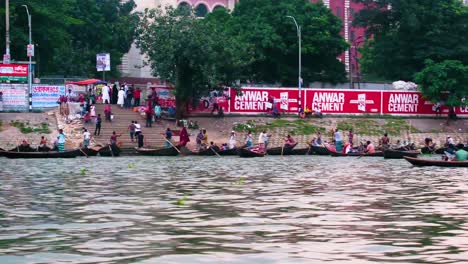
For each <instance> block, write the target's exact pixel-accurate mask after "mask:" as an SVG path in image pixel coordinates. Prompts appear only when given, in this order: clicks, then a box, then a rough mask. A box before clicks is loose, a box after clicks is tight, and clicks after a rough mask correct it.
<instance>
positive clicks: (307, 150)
mask: <svg viewBox="0 0 468 264" xmlns="http://www.w3.org/2000/svg"><path fill="white" fill-rule="evenodd" d="M310 152H311V148H310V147H309V148H300V149H296V148H295V149H293V150H291V155H309V154H310Z"/></svg>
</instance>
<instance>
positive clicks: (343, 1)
mask: <svg viewBox="0 0 468 264" xmlns="http://www.w3.org/2000/svg"><path fill="white" fill-rule="evenodd" d="M238 1H239V0H135V2H136V4H137V11H142V10H144V9H145V8H156V7H158V6H174V7H181V6H184V5H185V6H190V7H191V8H193V9H194V10H195V14H196V15H197V16H199V17H204V16H206V14H208V13H209V12H212V11H213V10H215V9H216V8H222V7H223V8H227V9H230V10H232V9H234V6H235V4H236V3H237V2H238ZM319 1H322V2H323V3H324V5H325V6H327V7H328V8H330V9H331V11H332V12H333V14H335V15H336V16H338V17H339V18H341V20H342V21H343V29H342V31H341V34H342V36H343V37H344V38H345V39H346V41H347V42H349V43H350V48H349V49H348V50H347V51H346V52H345V53H343V54H342V55H340V56H339V57H338V58H339V60H340V61H342V62H343V63H344V65H345V68H346V71H347V72H348V73H349V76H352V77H353V79H359V78H360V68H359V57H360V54H359V52H358V50H357V47H359V46H361V45H362V44H363V42H364V40H365V31H364V29H363V28H355V27H353V26H352V22H353V19H354V15H355V14H356V13H358V12H359V11H360V10H362V9H363V7H364V6H363V5H362V4H360V3H355V2H354V1H352V0H311V2H319ZM144 59H145V58H144V56H143V55H141V54H140V52H139V50H138V49H137V48H136V47H135V46H132V49H131V50H130V52H129V53H128V54H126V55H125V56H124V58H123V62H122V67H121V71H122V74H123V75H124V76H129V77H140V78H149V77H151V70H150V68H149V67H148V66H143V65H144V63H143V61H144Z"/></svg>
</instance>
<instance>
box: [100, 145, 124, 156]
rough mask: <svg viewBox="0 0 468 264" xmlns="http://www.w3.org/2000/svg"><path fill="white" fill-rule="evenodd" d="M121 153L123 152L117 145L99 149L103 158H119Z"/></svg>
mask: <svg viewBox="0 0 468 264" xmlns="http://www.w3.org/2000/svg"><path fill="white" fill-rule="evenodd" d="M120 152H121V150H120V148H119V147H118V146H117V145H106V146H104V147H102V148H101V149H99V155H100V156H102V157H118V156H119V155H120Z"/></svg>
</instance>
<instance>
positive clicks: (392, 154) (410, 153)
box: [383, 149, 421, 159]
mask: <svg viewBox="0 0 468 264" xmlns="http://www.w3.org/2000/svg"><path fill="white" fill-rule="evenodd" d="M419 154H421V152H420V151H419V150H394V149H386V150H384V153H383V156H384V158H385V159H402V158H403V157H412V158H416V157H417V156H418V155H419Z"/></svg>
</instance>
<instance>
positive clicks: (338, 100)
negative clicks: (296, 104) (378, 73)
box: [304, 89, 381, 114]
mask: <svg viewBox="0 0 468 264" xmlns="http://www.w3.org/2000/svg"><path fill="white" fill-rule="evenodd" d="M380 98H381V93H380V91H363V90H331V89H330V90H311V89H308V90H306V91H305V98H304V99H305V107H307V108H309V109H311V110H312V111H314V110H315V109H320V111H321V112H322V113H325V114H380V112H381V109H380V107H381V106H380V101H381V100H380Z"/></svg>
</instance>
